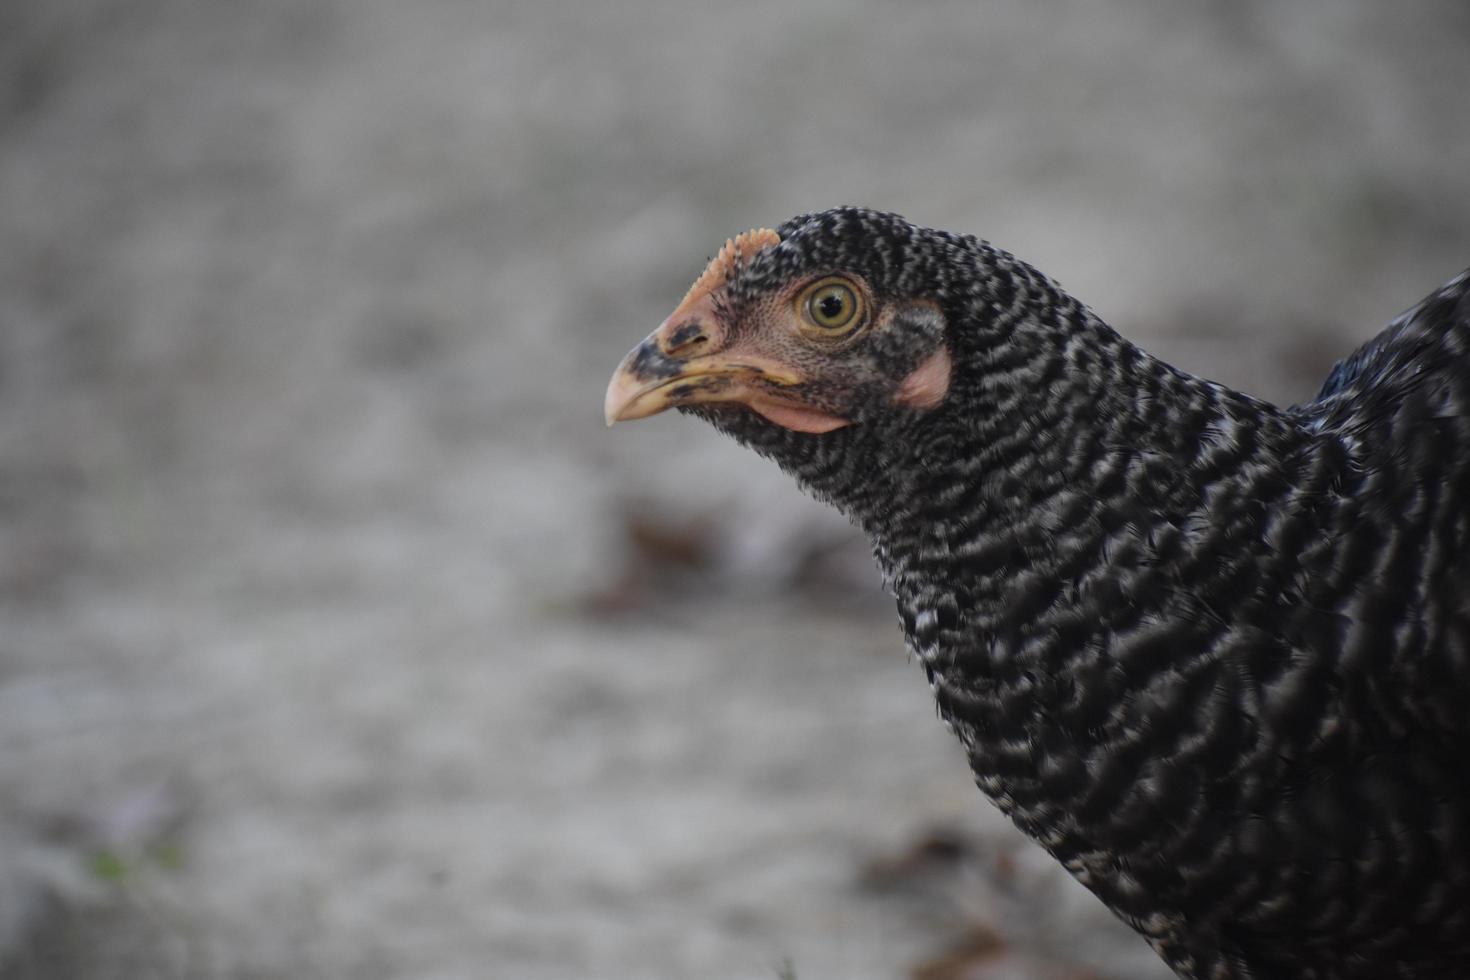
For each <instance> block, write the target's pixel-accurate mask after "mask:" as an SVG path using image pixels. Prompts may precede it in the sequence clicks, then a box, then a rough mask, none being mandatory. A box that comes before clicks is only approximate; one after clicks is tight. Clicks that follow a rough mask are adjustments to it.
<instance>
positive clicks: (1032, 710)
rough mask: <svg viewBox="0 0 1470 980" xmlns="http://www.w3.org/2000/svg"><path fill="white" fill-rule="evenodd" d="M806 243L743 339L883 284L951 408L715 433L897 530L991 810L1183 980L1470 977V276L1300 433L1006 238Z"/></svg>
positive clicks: (926, 630)
mask: <svg viewBox="0 0 1470 980" xmlns="http://www.w3.org/2000/svg"><path fill="white" fill-rule="evenodd" d="M778 233H779V235H780V238H781V241H780V244H779V245H776V246H774V247H771V248H767V249H766V250H764V251H762V252H759V253H756V254H754V255H753V256H750V257H748V258H747V259H746V260H745V261H743V262H742V263H741V264H740V265H739V267H738V268H735V269H733V270H732V271H731V275H730V277H729V281H728V283H726V291H725V297H724V299H723V300H722V302H724V303H726V304H727V305H728V308H727V309H726V310H725V312H726V314H727V315H729V316H731V317H734V318H738V316H739V313H740V309H739V308H740V306H741V304H744V303H751V302H755V301H757V300H758V299H759V298H760V297H761V296H763V295H766V294H768V293H769V292H771V291H772V290H774V289H776V288H778V287H780V286H781V285H782V284H786V283H789V282H790V281H792V280H793V279H796V278H798V277H801V276H804V275H808V274H812V273H826V272H831V271H843V270H846V271H850V272H854V273H857V274H859V275H861V276H863V277H865V278H866V280H867V282H869V283H870V284H871V285H872V288H873V291H874V294H875V295H878V296H884V297H889V298H898V299H924V300H929V301H932V302H933V303H935V304H937V305H938V308H939V309H940V311H941V312H942V314H943V317H942V319H943V322H942V324H940V325H939V326H936V328H935V329H940V328H942V329H943V330H944V342H945V343H947V344H948V345H949V349H950V352H951V355H952V357H953V359H954V363H955V372H954V377H953V379H952V384H951V389H950V391H949V394H948V397H947V399H946V400H945V401H944V403H943V404H942V405H941V406H940V407H938V408H936V409H934V410H932V411H917V410H907V409H902V408H896V407H894V406H892V405H889V404H886V403H883V402H882V401H881V400H880V399H873V400H872V401H871V402H863V401H862V400H861V399H859V400H857V401H856V402H855V405H856V407H855V408H854V410H853V411H854V416H855V417H854V418H853V422H854V424H852V425H850V426H848V427H846V428H843V429H839V430H837V431H835V432H831V433H828V434H825V435H820V436H812V435H806V434H802V433H797V432H791V431H788V430H786V429H783V428H781V427H779V426H776V425H772V424H770V423H768V422H766V421H765V420H763V419H761V418H760V417H759V416H756V415H755V414H753V413H751V412H749V411H747V410H745V409H743V408H738V407H723V406H720V407H710V406H702V407H698V408H694V409H690V411H693V412H694V413H695V414H698V415H700V416H702V417H704V418H706V419H708V420H709V421H711V422H712V423H713V424H715V425H716V426H717V427H719V428H720V429H722V430H724V431H725V432H727V433H729V434H731V435H733V436H734V437H735V438H737V439H739V440H741V441H742V442H745V443H747V444H749V445H750V446H752V447H753V448H754V449H756V450H757V451H758V452H760V453H762V454H764V455H767V456H770V457H772V458H773V459H775V460H776V461H777V462H778V463H779V464H780V465H781V466H782V467H784V468H785V469H787V470H788V471H790V472H791V473H792V474H794V475H795V477H796V478H797V479H798V480H799V481H800V482H801V483H802V484H803V485H804V486H805V487H807V488H808V489H809V490H810V491H811V492H812V493H814V494H816V495H817V496H818V497H821V498H823V499H825V500H828V501H831V502H832V503H833V504H835V505H836V506H837V507H839V508H840V509H841V510H843V511H844V512H846V513H847V514H848V515H849V516H850V517H851V518H852V519H853V520H854V521H855V522H856V523H857V524H859V525H860V526H861V527H862V528H863V529H864V530H865V531H866V532H867V534H868V535H869V536H870V538H871V539H872V541H873V544H874V548H875V552H876V555H877V558H878V561H879V564H880V565H881V567H882V569H883V571H884V574H885V576H886V579H887V581H888V582H889V583H890V585H891V587H892V589H893V591H894V593H895V594H896V596H897V599H898V607H899V612H900V616H901V619H902V625H903V631H904V635H905V637H906V640H907V643H908V647H909V649H910V651H911V652H912V654H913V655H914V656H915V658H916V659H917V660H918V662H919V663H920V664H921V665H922V666H923V669H924V671H925V672H926V673H927V675H928V678H929V681H930V683H931V685H932V686H933V690H934V694H935V698H936V701H937V704H938V709H939V713H940V714H941V716H942V717H943V718H944V719H945V720H946V721H947V722H948V723H949V724H950V725H951V726H952V727H953V729H954V731H955V733H956V735H957V736H958V737H959V739H960V741H961V742H962V743H963V744H964V746H965V748H966V750H967V752H968V754H969V759H970V763H971V766H972V768H973V770H974V775H975V781H976V783H977V785H978V786H979V787H980V789H981V791H982V792H984V793H985V795H986V796H988V797H989V798H990V799H991V800H993V801H994V802H995V804H996V805H997V806H999V807H1000V808H1001V809H1002V810H1003V811H1004V812H1005V813H1007V814H1008V815H1009V816H1010V817H1011V819H1012V820H1014V821H1015V823H1016V824H1017V825H1018V826H1019V827H1020V828H1021V829H1022V830H1024V831H1025V832H1026V833H1028V834H1030V835H1031V836H1032V837H1034V838H1036V839H1037V840H1038V841H1040V842H1041V844H1042V845H1043V846H1044V847H1046V848H1047V849H1048V850H1049V851H1050V852H1051V853H1052V854H1053V855H1055V856H1056V858H1057V859H1058V860H1060V861H1061V862H1062V863H1063V864H1064V865H1065V866H1066V867H1067V869H1068V870H1070V871H1071V872H1072V874H1074V875H1075V876H1076V877H1077V878H1078V879H1080V880H1081V881H1082V882H1083V883H1084V884H1085V885H1086V886H1087V887H1088V888H1090V889H1092V890H1093V891H1094V892H1095V893H1096V894H1097V895H1098V896H1100V897H1101V898H1102V900H1103V901H1104V902H1106V903H1107V904H1108V905H1109V906H1110V907H1111V908H1112V909H1113V910H1114V911H1115V912H1116V913H1117V914H1118V915H1119V916H1120V917H1122V918H1123V919H1124V920H1126V921H1127V922H1129V923H1130V924H1131V925H1133V926H1134V928H1136V929H1137V930H1138V931H1139V932H1141V933H1142V934H1143V935H1144V936H1145V937H1146V938H1147V939H1148V941H1149V942H1150V943H1152V944H1153V946H1154V947H1155V948H1156V949H1157V950H1158V952H1159V953H1160V954H1161V955H1162V956H1163V957H1164V959H1165V960H1166V961H1167V962H1168V963H1169V964H1170V965H1171V966H1172V967H1173V969H1174V970H1175V971H1176V972H1177V973H1178V974H1179V975H1180V976H1181V977H1187V978H1197V980H1206V978H1208V980H1245V978H1251V980H1265V978H1270V980H1278V978H1292V980H1348V978H1354V980H1358V978H1362V980H1368V978H1371V980H1389V978H1409V977H1413V978H1421V980H1422V978H1449V977H1463V976H1466V975H1470V762H1467V759H1470V720H1467V718H1470V560H1467V558H1466V557H1464V556H1466V555H1467V554H1470V280H1467V277H1466V276H1465V275H1462V276H1460V277H1459V278H1457V279H1455V280H1454V281H1453V282H1451V283H1449V284H1448V285H1447V286H1445V287H1444V288H1443V289H1441V290H1440V291H1439V292H1437V293H1435V294H1434V295H1433V296H1431V297H1430V298H1429V299H1427V300H1426V301H1424V302H1423V303H1422V304H1420V305H1419V306H1417V307H1415V308H1414V309H1413V310H1411V311H1409V312H1408V313H1405V314H1404V315H1403V316H1402V317H1400V318H1399V319H1398V320H1396V321H1395V322H1394V323H1393V324H1392V325H1391V326H1390V327H1389V328H1388V329H1387V330H1386V331H1385V332H1384V333H1383V334H1382V335H1381V336H1380V337H1379V338H1378V339H1376V340H1374V341H1373V342H1371V343H1369V344H1368V345H1367V346H1365V347H1364V348H1362V349H1361V350H1360V351H1358V352H1357V353H1356V354H1354V355H1353V356H1352V357H1350V358H1348V359H1347V360H1345V361H1344V362H1343V363H1342V364H1341V365H1339V367H1338V368H1337V369H1336V370H1334V371H1333V373H1332V376H1331V377H1330V378H1329V380H1328V382H1327V384H1326V386H1325V387H1324V388H1323V390H1322V392H1321V394H1320V395H1319V396H1318V398H1317V399H1316V400H1315V401H1313V402H1311V403H1309V404H1306V405H1303V406H1299V407H1293V408H1288V409H1283V408H1278V407H1275V406H1272V405H1270V404H1266V403H1264V402H1261V401H1259V400H1256V399H1253V398H1250V397H1248V396H1246V395H1243V394H1240V393H1237V392H1234V391H1232V390H1230V389H1228V388H1225V387H1223V386H1221V385H1218V384H1214V383H1211V382H1208V381H1204V380H1201V379H1198V378H1195V377H1191V376H1189V375H1187V374H1184V373H1182V372H1179V371H1177V370H1175V369H1173V368H1171V367H1169V366H1168V365H1166V364H1164V363H1162V362H1160V361H1158V360H1156V359H1154V358H1152V357H1150V356H1149V355H1147V354H1145V353H1144V352H1142V351H1141V350H1139V349H1138V348H1137V347H1135V346H1133V345H1132V344H1130V343H1129V342H1127V341H1126V340H1124V339H1122V338H1121V337H1120V336H1119V335H1118V334H1117V333H1115V332H1114V331H1113V330H1111V329H1109V328H1108V327H1107V326H1106V325H1104V324H1103V323H1102V322H1100V321H1099V320H1098V319H1097V318H1096V317H1095V316H1094V315H1093V314H1092V313H1091V312H1090V311H1089V310H1088V309H1087V308H1086V307H1084V306H1083V305H1082V304H1080V303H1079V302H1077V301H1076V300H1074V299H1072V298H1071V297H1070V296H1068V295H1067V294H1066V293H1065V292H1063V291H1062V290H1061V288H1060V287H1058V286H1057V285H1056V284H1055V283H1054V282H1052V281H1051V280H1049V279H1048V278H1046V277H1045V276H1043V275H1042V274H1040V273H1039V272H1037V271H1036V270H1034V269H1032V268H1031V267H1029V266H1027V265H1026V264H1025V263H1023V262H1021V261H1019V260H1017V259H1016V258H1014V257H1012V256H1011V255H1009V254H1007V253H1005V252H1003V251H1000V250H998V249H995V248H993V247H991V246H990V245H988V244H987V243H985V242H983V241H979V240H977V239H975V238H971V237H967V236H958V235H952V234H948V233H945V232H940V231H931V230H928V229H923V228H919V227H916V226H913V225H911V224H908V223H907V222H905V221H903V220H902V219H900V218H897V217H895V216H892V215H887V214H883V213H879V212H874V211H868V210H863V209H857V208H843V209H839V210H834V211H828V212H825V213H821V214H812V215H803V216H800V217H798V218H794V219H792V220H791V221H789V222H787V223H786V224H784V225H783V226H781V228H780V229H778ZM875 343H881V341H875ZM891 346H892V349H883V350H879V351H875V353H874V357H875V358H877V359H878V361H879V362H880V363H883V364H885V365H888V366H889V368H891V373H893V374H895V375H897V374H899V373H902V372H904V371H907V370H910V369H912V367H913V366H914V364H915V363H917V359H918V357H920V356H921V352H918V351H915V350H913V349H911V348H910V347H906V346H905V345H903V344H901V343H899V341H898V339H895V340H893V341H892V342H891Z"/></svg>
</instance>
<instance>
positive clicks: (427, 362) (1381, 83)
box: [0, 0, 1470, 980]
mask: <svg viewBox="0 0 1470 980" xmlns="http://www.w3.org/2000/svg"><path fill="white" fill-rule="evenodd" d="M1467 92H1470V7H1467V6H1466V5H1465V4H1464V3H1463V2H1462V0H1438V2H1434V0H1426V2H1414V3H1406V4H1386V3H1382V2H1381V0H1332V2H1328V0H1322V2H1288V3H1280V2H1274V0H1229V2H1226V0H1219V2H1213V3H1207V2H1184V3H1181V2H1177V0H1132V2H1120V3H1111V4H1096V3H1082V2H1072V3H1062V2H1037V0H1007V2H991V3H949V4H944V3H935V4H908V5H899V4H882V3H876V2H868V3H837V2H814V3H807V4H800V5H796V4H785V3H776V2H771V0H746V2H742V3H731V4H723V5H718V6H709V7H698V6H694V5H681V4H672V3H664V4H659V3H652V2H644V0H627V2H622V3H618V4H611V3H608V4H596V3H564V4H551V3H541V4H534V3H509V2H482V3H474V2H468V0H416V2H414V3H394V2H388V0H351V2H349V0H314V2H312V3H302V2H296V0H251V2H238V0H154V2H147V3H144V2H125V0H30V2H26V0H19V2H15V0H11V2H6V3H4V4H3V5H0V627H3V628H0V975H3V976H6V977H23V978H71V977H79V978H114V977H118V978H121V977H128V978H136V977H164V978H175V977H177V978H194V977H205V978H212V977H221V978H224V977H229V978H237V977H238V978H247V977H248V978H336V977H395V978H396V977H405V978H406V977H414V978H418V977H432V978H458V977H465V978H473V977H508V978H532V980H534V978H572V977H598V978H600V977H614V978H615V977H630V978H639V977H659V978H662V977H670V978H676V977H737V978H747V977H748V978H767V980H770V978H777V977H791V976H794V977H800V978H801V980H818V978H868V977H872V978H893V977H904V976H910V975H912V976H918V977H924V978H926V980H945V978H949V980H961V978H991V980H998V978H1003V977H1012V978H1029V980H1040V978H1052V980H1057V978H1084V977H1092V978H1098V977H1107V978H1117V980H1124V978H1131V977H1148V976H1158V972H1157V970H1156V969H1155V970H1153V972H1150V967H1149V966H1148V964H1149V962H1150V960H1149V954H1148V953H1147V951H1146V950H1143V948H1142V947H1141V946H1140V945H1139V944H1138V943H1137V942H1136V941H1135V940H1134V939H1132V937H1131V936H1128V935H1127V934H1123V933H1120V932H1119V931H1118V930H1117V929H1115V928H1113V927H1112V926H1111V924H1110V923H1109V921H1108V919H1107V916H1106V915H1105V914H1102V913H1100V912H1099V911H1098V909H1097V908H1096V907H1095V906H1094V905H1093V904H1092V903H1091V900H1090V898H1089V897H1088V896H1087V895H1085V893H1081V892H1079V891H1077V890H1076V889H1074V888H1072V887H1071V885H1070V882H1067V881H1065V880H1064V879H1062V878H1060V877H1059V876H1057V875H1055V874H1053V873H1051V872H1050V870H1049V865H1048V863H1047V862H1046V861H1044V860H1038V858H1037V854H1036V852H1034V851H1033V850H1032V849H1031V848H1030V847H1029V845H1026V844H1024V843H1023V842H1019V841H1018V840H1017V839H1016V838H1015V837H1014V835H1013V834H1011V833H1010V832H1009V830H1008V828H1007V827H1006V826H1005V825H1004V823H1003V822H1002V821H1001V820H1000V819H999V818H998V817H996V816H995V815H994V814H993V813H991V812H990V810H989V809H988V808H987V806H986V805H985V804H984V803H983V802H982V801H981V799H980V798H979V795H978V794H977V793H976V792H975V791H974V789H973V787H972V785H971V784H970V780H969V776H968V772H967V770H966V767H965V765H964V763H963V760H962V757H961V753H960V751H959V749H958V747H957V746H956V745H953V744H951V739H950V738H949V736H948V735H947V734H946V733H945V732H944V730H943V728H942V726H940V725H939V724H938V723H937V722H936V720H935V718H934V712H933V709H932V706H931V705H930V702H929V695H928V691H927V688H926V686H925V684H924V682H923V679H922V675H921V673H920V672H919V671H918V669H917V668H916V667H914V666H913V665H912V664H910V663H908V662H906V658H905V656H904V654H903V652H902V649H901V645H900V637H899V634H898V630H897V628H896V624H895V621H894V620H895V617H894V616H893V613H892V610H891V609H890V606H889V600H888V599H886V598H885V597H884V596H883V595H882V594H881V592H880V591H879V587H878V577H877V574H876V572H874V571H873V570H872V569H871V567H870V563H869V559H868V557H867V555H866V552H865V546H864V545H863V544H862V543H861V542H860V541H857V540H855V538H854V535H853V533H852V532H851V531H850V530H849V529H848V528H847V527H846V526H845V525H844V524H843V523H842V521H841V520H840V519H839V518H837V517H835V516H833V515H830V514H828V513H827V512H826V511H824V510H823V509H822V508H820V507H817V506H816V505H814V504H811V503H809V502H807V501H805V500H804V499H803V498H801V497H800V495H799V494H798V493H797V491H796V490H795V488H794V487H793V486H791V485H789V483H788V481H787V480H786V479H785V478H784V477H783V476H782V475H781V474H779V473H778V472H776V471H775V469H774V468H773V467H772V466H770V464H768V463H766V462H764V461H762V460H759V459H757V458H756V457H754V456H752V455H750V454H747V453H745V452H742V451H740V450H739V449H738V448H736V447H735V446H733V445H731V444H727V443H725V442H724V441H722V440H721V439H720V438H718V437H717V436H716V435H715V434H713V433H712V432H710V431H707V430H706V429H704V428H703V427H702V426H700V425H698V424H697V423H694V422H691V421H689V420H687V419H682V418H678V417H674V416H668V417H660V418H658V419H655V420H652V421H649V422H645V423H640V424H637V425H632V426H619V427H618V428H617V429H615V430H613V431H611V432H609V431H607V430H606V429H604V427H603V424H602V419H601V417H600V407H601V401H602V391H603V385H604V384H605V382H606V378H607V376H608V374H609V373H610V372H611V369H612V367H613V366H614V365H615V363H616V362H617V360H618V358H619V357H620V356H621V355H622V353H623V352H624V351H625V350H626V349H627V348H628V347H630V346H631V345H632V344H633V343H634V342H636V341H637V340H638V339H639V338H641V337H642V336H643V335H644V334H645V333H647V332H648V331H649V330H650V329H651V328H652V327H653V326H655V325H656V324H657V323H658V321H659V320H660V319H661V318H662V317H663V315H664V314H665V313H667V312H668V311H669V310H670V309H671V308H672V306H673V305H674V304H675V303H676V302H677V300H678V298H679V297H680V295H682V292H683V290H684V288H685V287H686V286H687V285H688V283H689V281H690V280H691V279H692V278H693V277H694V276H695V275H696V274H697V273H698V272H699V270H700V269H701V268H702V266H703V264H704V262H705V260H706V258H707V257H708V256H709V255H711V254H712V253H713V252H714V251H716V250H717V248H718V246H719V244H720V243H721V242H722V241H723V240H724V238H725V237H726V236H728V235H731V234H734V233H735V232H738V231H740V230H743V229H745V228H747V227H751V226H756V225H774V224H776V223H777V222H779V221H781V220H783V219H784V218H786V217H788V216H790V215H791V214H793V213H796V212H799V211H805V210H812V209H817V208H823V207H827V206H832V205H836V204H840V203H863V204H869V205H873V206H877V207H882V208H885V209H889V210H896V211H900V212H902V213H904V214H906V215H907V216H909V217H910V218H911V219H913V220H915V221H918V222H921V223H924V224H930V225H938V226H943V227H947V228H949V229H952V230H955V231H966V232H973V233H976V234H979V235H981V236H983V237H986V238H989V239H991V240H992V241H994V242H996V243H997V244H999V245H1001V246H1003V247H1005V248H1008V249H1010V250H1013V251H1015V252H1016V253H1018V254H1019V255H1021V256H1022V257H1023V258H1026V259H1028V260H1030V261H1032V262H1033V263H1035V264H1036V265H1038V266H1039V267H1041V268H1042V269H1043V270H1045V271H1046V272H1048V273H1049V274H1051V275H1053V276H1054V277H1056V278H1058V279H1059V280H1060V281H1061V282H1062V283H1063V284H1064V285H1065V286H1066V287H1068V288H1069V289H1070V290H1071V291H1072V292H1074V293H1075V294H1076V295H1078V296H1079V297H1080V298H1082V299H1083V300H1084V301H1086V302H1088V303H1089V304H1091V305H1092V306H1093V308H1094V309H1095V310H1097V312H1098V313H1099V314H1100V315H1101V316H1102V317H1103V318H1104V319H1106V320H1108V321H1109V322H1111V323H1113V324H1114V325H1115V326H1117V327H1118V328H1119V329H1120V330H1122V331H1123V332H1124V333H1125V334H1126V335H1128V336H1130V337H1131V338H1133V339H1135V340H1137V341H1139V342H1140V343H1142V344H1143V345H1144V346H1145V347H1147V348H1148V349H1150V350H1152V351H1154V352H1155V353H1157V354H1159V355H1161V356H1163V357H1165V358H1166V359H1168V360H1170V361H1172V362H1174V363H1176V364H1178V365H1180V366H1181V367H1184V368H1186V369H1188V370H1191V371H1195V372H1197V373H1202V374H1205V375H1208V376H1211V377H1214V378H1217V379H1219V380H1222V381H1225V382H1228V383H1231V384H1234V385H1236V386H1239V387H1242V388H1244V389H1246V390H1247V391H1250V392H1252V393H1255V394H1259V395H1263V396H1267V397H1271V398H1275V399H1281V400H1284V401H1291V400H1297V399H1303V398H1306V397H1309V396H1310V394H1311V393H1312V391H1313V390H1314V388H1315V386H1316V384H1317V383H1318V382H1319V380H1320V378H1321V377H1322V376H1323V375H1325V372H1326V370H1327V368H1328V366H1329V365H1330V364H1331V363H1332V362H1333V361H1334V360H1335V359H1336V358H1337V357H1339V356H1341V355H1343V354H1345V353H1346V352H1347V351H1348V350H1349V349H1350V348H1351V347H1352V346H1354V345H1355V344H1356V343H1357V342H1359V341H1361V340H1363V339H1366V338H1367V337H1368V336H1370V335H1371V334H1372V333H1373V332H1374V331H1375V330H1376V328H1377V327H1378V326H1380V325H1381V324H1383V323H1384V322H1386V321H1387V320H1388V318H1389V317H1391V316H1392V315H1394V314H1395V313H1397V312H1398V311H1399V310H1401V309H1403V308H1404V307H1406V306H1409V305H1411V304H1412V303H1414V302H1416V301H1417V300H1418V299H1419V298H1420V297H1422V296H1423V295H1424V294H1425V293H1427V292H1428V291H1429V290H1431V289H1432V288H1434V287H1435V286H1436V285H1438V284H1440V283H1441V282H1443V281H1444V280H1446V279H1448V278H1449V277H1450V276H1452V275H1453V274H1455V273H1456V272H1458V271H1459V270H1460V269H1461V268H1463V267H1465V266H1466V265H1470V101H1467V98H1466V93H1467Z"/></svg>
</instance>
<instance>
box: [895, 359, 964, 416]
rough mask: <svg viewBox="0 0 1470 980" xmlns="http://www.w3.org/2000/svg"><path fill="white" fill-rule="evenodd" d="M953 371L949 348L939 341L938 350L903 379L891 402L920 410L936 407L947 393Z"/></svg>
mask: <svg viewBox="0 0 1470 980" xmlns="http://www.w3.org/2000/svg"><path fill="white" fill-rule="evenodd" d="M953 371H954V363H953V361H951V359H950V356H949V348H948V347H947V346H946V345H945V344H944V343H943V342H941V343H940V345H939V349H938V350H936V351H935V352H934V353H932V354H930V355H929V356H928V357H926V358H925V359H924V361H923V363H922V364H920V365H919V366H918V367H916V368H914V369H913V370H912V371H910V372H909V375H908V377H906V378H904V379H903V383H902V384H900V385H899V386H898V391H897V392H895V393H894V396H893V403H894V404H895V405H903V406H904V407H906V408H917V409H920V410H928V409H931V408H938V407H939V405H940V404H941V403H942V402H943V401H944V399H945V398H946V397H947V396H948V395H949V378H950V375H951V374H952V373H953Z"/></svg>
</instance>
